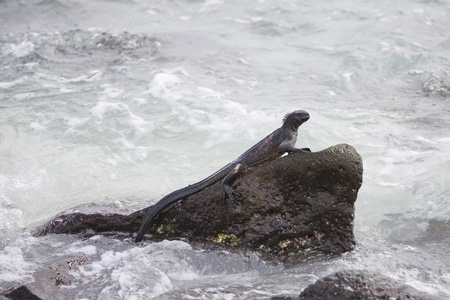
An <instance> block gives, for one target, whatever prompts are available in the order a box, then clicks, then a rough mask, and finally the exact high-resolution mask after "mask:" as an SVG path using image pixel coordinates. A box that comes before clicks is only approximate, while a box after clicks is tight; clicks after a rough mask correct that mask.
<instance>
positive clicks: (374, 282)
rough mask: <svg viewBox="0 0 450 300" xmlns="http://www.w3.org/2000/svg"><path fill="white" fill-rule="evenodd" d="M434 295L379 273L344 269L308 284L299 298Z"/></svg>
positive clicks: (401, 298)
mask: <svg viewBox="0 0 450 300" xmlns="http://www.w3.org/2000/svg"><path fill="white" fill-rule="evenodd" d="M324 299H327V300H342V299H345V300H366V299H367V300H369V299H370V300H375V299H386V300H388V299H397V300H404V299H405V300H406V299H415V300H426V299H432V298H431V297H430V296H429V295H425V294H423V293H421V292H419V291H417V290H415V289H413V288H412V287H409V286H407V285H403V284H401V283H398V282H396V281H395V280H393V279H391V278H389V277H386V276H382V275H379V274H372V273H369V272H364V271H344V272H338V273H336V274H334V275H329V276H326V277H324V278H322V279H320V280H318V281H317V282H316V283H314V284H312V285H310V286H308V287H307V288H306V289H305V290H304V291H303V292H302V293H301V294H300V297H299V298H298V300H324Z"/></svg>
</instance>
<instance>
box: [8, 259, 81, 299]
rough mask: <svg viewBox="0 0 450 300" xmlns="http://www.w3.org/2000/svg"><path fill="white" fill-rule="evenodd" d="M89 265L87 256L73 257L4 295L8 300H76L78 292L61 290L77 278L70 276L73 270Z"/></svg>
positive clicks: (38, 273) (37, 273) (56, 264)
mask: <svg viewBox="0 0 450 300" xmlns="http://www.w3.org/2000/svg"><path fill="white" fill-rule="evenodd" d="M87 263H89V258H87V257H85V256H80V257H73V258H69V259H66V260H63V261H61V262H58V263H55V264H53V265H51V266H49V267H48V268H45V269H42V270H40V271H38V272H36V273H35V274H34V281H33V282H30V283H28V284H25V285H22V286H20V287H17V288H15V289H13V290H12V291H9V292H7V293H5V294H4V296H5V297H6V298H8V299H14V300H28V299H29V300H39V299H53V300H64V299H75V298H76V294H77V291H76V290H74V289H61V288H60V287H61V286H69V285H71V284H72V282H73V281H76V278H75V277H74V276H73V275H71V274H70V272H71V271H72V270H76V269H78V267H79V266H81V265H84V264H87Z"/></svg>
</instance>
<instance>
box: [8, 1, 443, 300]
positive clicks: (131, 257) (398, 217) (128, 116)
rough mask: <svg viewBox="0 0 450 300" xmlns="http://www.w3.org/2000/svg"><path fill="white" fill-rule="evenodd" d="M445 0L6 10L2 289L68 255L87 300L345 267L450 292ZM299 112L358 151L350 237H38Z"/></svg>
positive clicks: (325, 138) (295, 290)
mask: <svg viewBox="0 0 450 300" xmlns="http://www.w3.org/2000/svg"><path fill="white" fill-rule="evenodd" d="M449 16H450V2H449V1H406V0H400V1H374V2H367V1H271V0H267V1H264V0H260V1H225V0H206V1H201V0H198V1H188V0H186V1H177V0H174V1H139V0H135V1H126V0H117V1H71V0H59V1H57V0H45V1H39V0H33V1H9V0H6V1H0V28H1V30H0V66H1V69H0V70H1V71H0V229H1V230H0V237H1V245H0V289H6V288H9V287H11V286H17V285H20V284H22V283H26V282H29V281H30V280H32V278H33V277H32V275H33V273H34V272H35V271H36V270H39V269H41V268H43V267H46V266H49V265H50V264H52V263H54V262H57V261H60V260H62V259H64V258H67V257H72V256H74V255H86V256H88V257H90V260H91V264H89V265H87V266H84V267H81V268H80V270H78V271H77V272H75V273H74V275H75V276H76V278H77V279H78V281H77V283H76V285H75V284H74V285H73V286H71V287H69V288H68V289H71V290H75V291H76V294H77V299H146V298H149V297H158V298H159V299H179V298H180V297H182V296H183V295H184V296H185V297H187V296H188V295H189V296H191V297H194V298H196V299H261V298H264V297H270V296H272V295H278V294H299V293H300V292H301V290H302V289H304V288H305V287H306V286H307V285H309V284H311V283H313V282H314V281H316V280H317V279H318V278H320V277H322V276H325V275H327V274H330V273H333V272H335V271H339V270H343V269H365V270H370V271H376V272H381V273H382V274H385V275H387V276H389V277H391V278H393V279H397V280H399V281H401V282H403V283H406V284H408V285H411V286H413V287H415V288H416V289H419V290H421V291H424V292H427V293H429V294H431V295H434V296H435V297H437V298H438V299H447V298H448V297H450V259H449V257H450V251H449V250H448V249H449V246H450V238H449V237H450V229H449V228H450V217H449V216H450V191H449V189H450V188H449V186H450V184H449V183H450V150H449V149H450V135H449V128H450V116H449V111H450V102H449V101H450V74H449V73H450V35H449V28H450V18H449ZM296 109H305V110H307V111H308V112H309V113H310V115H311V119H310V120H309V121H308V122H307V123H305V124H304V125H303V126H302V127H301V129H300V133H299V140H298V142H297V146H298V147H309V148H311V149H312V150H313V151H318V150H322V149H324V148H327V147H328V146H331V145H334V144H338V143H348V144H351V145H352V146H354V147H355V148H356V149H357V151H358V152H359V153H360V154H361V155H362V157H363V160H364V183H363V186H362V188H361V190H360V192H359V197H358V200H357V202H356V220H355V234H356V237H357V242H358V245H357V248H356V249H355V251H353V252H351V253H347V254H345V255H343V256H342V257H340V258H336V259H332V260H327V261H317V262H311V263H307V264H302V265H298V266H294V267H292V266H291V267H285V266H281V265H277V264H273V263H271V262H268V261H264V260H262V259H261V258H260V257H259V256H258V255H257V254H247V255H237V254H232V253H228V252H207V251H199V250H195V249H193V248H192V247H191V246H189V245H188V244H186V243H184V242H180V241H164V242H161V243H150V242H146V243H145V244H144V245H143V246H135V245H134V244H133V243H131V242H130V241H127V240H125V241H122V240H117V239H113V238H109V237H102V236H94V237H92V238H89V239H84V240H80V239H78V238H77V237H76V236H64V235H61V236H46V237H39V238H37V237H33V236H32V235H31V234H30V232H31V231H32V230H33V228H35V227H36V226H37V225H40V224H42V223H44V222H45V221H47V220H49V219H50V218H51V217H53V216H54V215H56V214H58V213H59V212H61V211H63V210H66V209H69V208H71V207H74V206H76V205H80V204H84V203H90V202H96V203H104V204H113V205H115V206H117V207H119V208H122V209H125V208H129V210H130V211H132V210H135V209H139V208H143V207H146V206H148V205H150V204H153V203H156V202H157V201H158V200H159V199H160V198H161V197H162V196H163V195H165V194H167V193H169V192H171V191H173V190H175V189H177V188H180V187H183V186H185V185H188V184H190V183H193V182H195V181H198V180H200V179H203V178H204V177H206V176H208V175H209V174H210V173H212V172H214V171H215V170H217V169H218V168H220V167H222V166H223V165H224V164H226V163H227V162H229V161H231V160H233V159H234V158H236V157H237V156H238V155H240V154H241V153H242V152H243V151H245V150H246V149H247V148H249V147H250V146H252V145H253V144H254V143H256V142H257V141H259V140H260V139H261V138H263V137H265V136H266V135H267V134H268V133H270V132H271V131H273V130H274V129H275V128H277V127H278V126H280V123H281V119H282V117H283V116H284V114H286V113H288V112H291V111H293V110H296Z"/></svg>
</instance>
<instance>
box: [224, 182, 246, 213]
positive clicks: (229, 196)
mask: <svg viewBox="0 0 450 300" xmlns="http://www.w3.org/2000/svg"><path fill="white" fill-rule="evenodd" d="M235 196H237V197H241V194H239V193H237V192H235V191H234V190H233V188H232V187H231V186H229V185H224V186H223V187H222V198H223V201H224V203H225V204H228V202H231V204H232V205H233V207H234V208H236V206H238V205H239V202H238V201H237V200H236V198H235Z"/></svg>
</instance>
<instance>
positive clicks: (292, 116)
mask: <svg viewBox="0 0 450 300" xmlns="http://www.w3.org/2000/svg"><path fill="white" fill-rule="evenodd" d="M308 120H309V113H308V112H306V111H304V110H296V111H293V112H291V113H288V114H286V115H285V116H284V118H283V127H285V128H286V127H287V128H291V129H292V130H294V131H295V132H297V129H298V127H299V126H300V125H302V124H303V123H305V122H306V121H308Z"/></svg>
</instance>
